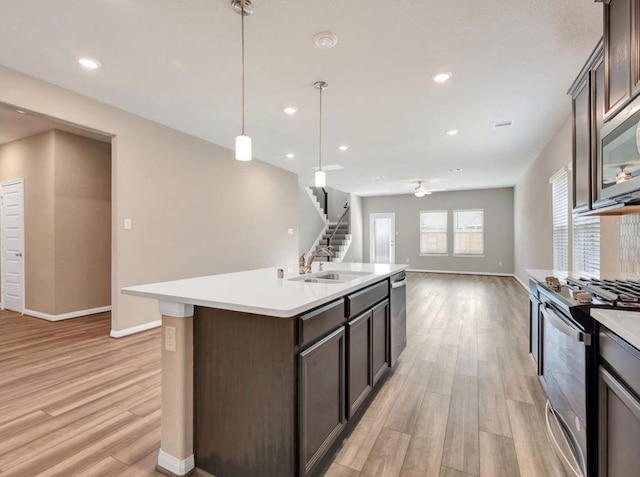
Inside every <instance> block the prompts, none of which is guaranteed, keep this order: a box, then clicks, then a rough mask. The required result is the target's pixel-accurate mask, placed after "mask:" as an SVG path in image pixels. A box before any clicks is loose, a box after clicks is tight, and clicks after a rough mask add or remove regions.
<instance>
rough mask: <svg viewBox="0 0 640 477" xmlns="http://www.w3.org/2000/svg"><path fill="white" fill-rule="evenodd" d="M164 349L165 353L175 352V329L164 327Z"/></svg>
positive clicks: (173, 327)
mask: <svg viewBox="0 0 640 477" xmlns="http://www.w3.org/2000/svg"><path fill="white" fill-rule="evenodd" d="M164 349H165V350H167V351H172V352H174V353H175V352H176V351H177V349H176V327H175V326H165V327H164Z"/></svg>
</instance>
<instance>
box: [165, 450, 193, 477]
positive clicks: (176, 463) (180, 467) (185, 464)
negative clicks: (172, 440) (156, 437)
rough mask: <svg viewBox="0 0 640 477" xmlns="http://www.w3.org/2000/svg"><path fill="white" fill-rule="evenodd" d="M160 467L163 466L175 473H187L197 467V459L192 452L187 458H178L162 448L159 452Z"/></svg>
mask: <svg viewBox="0 0 640 477" xmlns="http://www.w3.org/2000/svg"><path fill="white" fill-rule="evenodd" d="M158 467H162V468H163V469H165V470H168V471H169V472H171V473H172V474H175V475H187V474H188V473H189V472H191V471H192V470H193V469H195V467H196V461H195V459H194V457H193V454H191V455H190V456H189V457H187V458H186V459H178V458H177V457H174V456H172V455H171V454H169V453H167V452H165V451H163V450H162V449H160V452H159V453H158Z"/></svg>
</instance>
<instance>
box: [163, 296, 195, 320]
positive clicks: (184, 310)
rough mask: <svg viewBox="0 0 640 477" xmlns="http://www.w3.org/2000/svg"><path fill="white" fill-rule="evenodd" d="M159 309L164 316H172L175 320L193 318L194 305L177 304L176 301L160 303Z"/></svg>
mask: <svg viewBox="0 0 640 477" xmlns="http://www.w3.org/2000/svg"><path fill="white" fill-rule="evenodd" d="M158 308H159V309H160V314H161V315H162V316H172V317H174V318H189V317H191V316H193V305H187V304H186V303H177V302H175V301H163V300H160V301H158Z"/></svg>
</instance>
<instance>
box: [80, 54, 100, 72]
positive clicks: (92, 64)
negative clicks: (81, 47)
mask: <svg viewBox="0 0 640 477" xmlns="http://www.w3.org/2000/svg"><path fill="white" fill-rule="evenodd" d="M76 60H77V61H78V63H80V64H81V65H82V66H84V67H85V68H87V69H88V70H97V69H98V68H100V67H101V66H102V63H100V62H99V61H98V60H96V59H94V58H89V57H88V56H79V57H78V58H76Z"/></svg>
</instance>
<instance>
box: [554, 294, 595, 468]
mask: <svg viewBox="0 0 640 477" xmlns="http://www.w3.org/2000/svg"><path fill="white" fill-rule="evenodd" d="M542 326H543V330H542V340H543V350H544V360H543V380H544V384H545V388H546V392H547V397H548V398H549V404H550V409H547V430H548V432H549V435H550V437H551V440H552V441H553V443H554V444H555V447H556V451H557V452H558V454H559V456H560V457H561V458H562V460H563V462H564V463H565V465H566V466H567V467H568V468H569V469H571V475H576V476H579V477H582V476H586V475H587V472H586V461H587V428H586V424H587V386H586V371H587V368H586V366H587V363H586V355H587V353H586V346H590V345H591V335H590V334H589V333H585V332H584V330H583V329H582V328H581V327H580V326H579V325H578V324H577V323H576V322H574V321H573V320H572V319H571V318H569V317H567V316H566V315H564V314H563V313H561V312H559V311H557V310H556V309H555V308H553V306H551V305H550V304H549V303H546V302H545V303H544V304H543V305H542ZM552 421H555V422H552Z"/></svg>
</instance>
